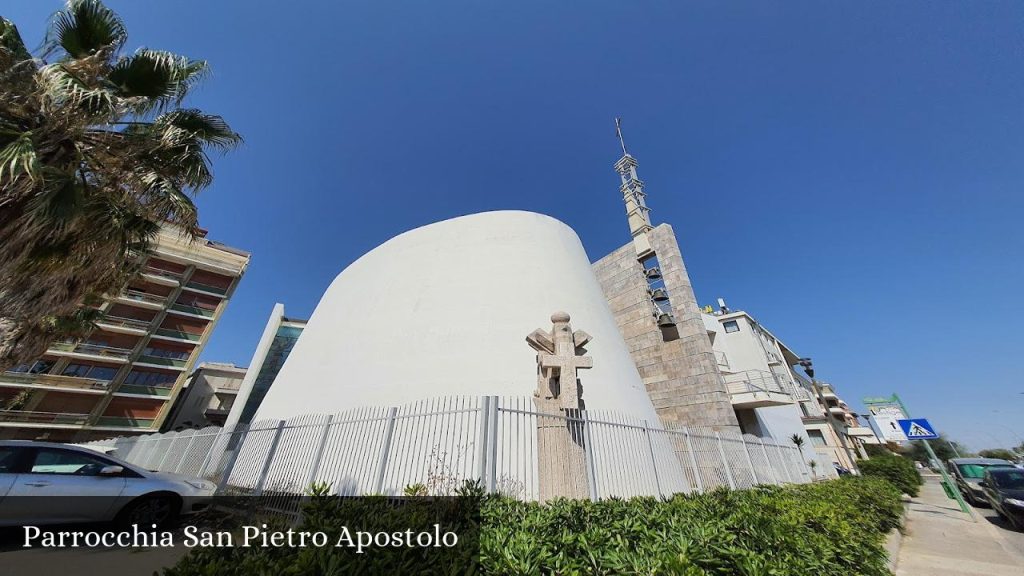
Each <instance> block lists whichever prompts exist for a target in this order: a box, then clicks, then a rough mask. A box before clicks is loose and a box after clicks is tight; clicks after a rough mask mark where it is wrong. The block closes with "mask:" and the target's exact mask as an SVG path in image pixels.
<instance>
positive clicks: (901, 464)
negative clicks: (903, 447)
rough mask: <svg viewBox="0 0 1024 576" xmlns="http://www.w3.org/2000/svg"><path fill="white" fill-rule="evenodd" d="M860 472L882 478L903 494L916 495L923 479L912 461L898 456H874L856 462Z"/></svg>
mask: <svg viewBox="0 0 1024 576" xmlns="http://www.w3.org/2000/svg"><path fill="white" fill-rule="evenodd" d="M857 467H858V468H860V473H861V474H863V475H865V476H874V477H876V478H884V479H885V480H888V481H889V482H891V483H892V484H893V486H895V487H896V488H899V489H900V491H902V492H903V493H904V494H909V495H911V496H917V494H918V492H920V489H921V485H922V484H924V480H923V479H922V478H921V473H920V472H918V471H917V467H916V466H914V463H913V462H911V461H910V460H907V459H906V458H901V457H899V456H875V457H874V458H872V459H870V460H861V461H859V462H857Z"/></svg>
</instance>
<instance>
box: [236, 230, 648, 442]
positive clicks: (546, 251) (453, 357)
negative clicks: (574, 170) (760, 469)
mask: <svg viewBox="0 0 1024 576" xmlns="http://www.w3.org/2000/svg"><path fill="white" fill-rule="evenodd" d="M556 310H563V311H565V312H568V313H569V314H570V315H571V317H572V325H573V328H574V329H577V330H579V329H582V330H585V331H586V332H588V333H589V334H591V336H593V340H592V341H591V343H590V344H588V345H587V350H588V353H589V355H591V356H592V357H593V358H594V367H593V368H592V369H590V370H581V371H580V376H581V380H582V383H583V399H584V401H585V402H586V407H587V408H588V409H590V410H614V411H617V412H621V413H626V414H629V415H632V416H636V417H639V418H644V419H647V420H649V421H650V422H652V423H654V422H657V421H658V420H657V416H656V415H655V411H654V408H653V406H652V404H651V401H650V399H649V398H648V396H647V392H646V390H645V389H644V386H643V383H642V382H641V380H640V377H639V374H638V373H637V370H636V367H635V366H634V364H633V362H632V360H631V358H630V356H629V351H628V350H627V348H626V345H625V343H624V342H623V340H622V337H621V335H620V334H619V331H618V328H617V326H616V325H615V321H614V319H613V317H612V313H611V311H610V310H609V308H608V304H607V302H606V301H605V298H604V294H603V293H602V292H601V288H600V286H599V285H598V283H597V280H596V278H595V277H594V275H593V272H592V271H591V265H590V260H589V259H588V258H587V255H586V252H584V250H583V246H582V244H581V243H580V240H579V238H578V237H577V236H576V233H575V232H573V230H572V229H571V228H569V227H568V226H566V225H565V224H563V223H561V222H559V221H558V220H555V219H553V218H550V217H548V216H544V215H541V214H535V213H531V212H518V211H503V212H486V213H482V214H473V215H470V216H463V217H460V218H454V219H451V220H445V221H443V222H438V223H435V224H430V225H428V226H424V227H422V228H417V229H415V230H412V231H409V232H406V233H404V234H401V235H399V236H397V237H395V238H392V239H391V240H389V241H387V242H385V243H384V244H382V245H381V246H379V247H377V248H376V249H374V250H372V251H370V252H369V253H367V254H366V255H364V256H363V257H362V258H360V259H359V260H357V261H355V262H354V263H352V265H350V266H349V267H348V268H346V269H345V270H344V271H343V272H342V273H341V274H340V275H338V277H337V278H335V280H334V282H332V283H331V286H330V287H329V288H328V289H327V292H326V293H325V294H324V297H323V298H322V299H321V300H320V303H319V305H318V306H317V308H316V310H315V311H314V313H313V316H312V318H310V320H309V323H308V325H307V326H306V329H305V331H304V332H303V334H302V336H301V337H300V338H299V341H298V342H297V343H296V345H295V349H294V350H293V351H292V353H291V355H290V356H289V357H288V360H287V361H286V362H285V365H284V367H283V368H282V369H281V372H280V374H279V375H278V377H277V379H276V380H275V382H274V384H273V386H272V387H271V389H270V392H269V393H268V394H267V396H266V398H265V400H264V401H263V404H262V406H261V407H260V409H259V411H258V412H257V415H256V419H263V418H288V417H292V416H295V415H298V414H305V413H325V412H337V411H340V410H344V409H348V408H352V407H359V406H394V405H399V404H404V403H407V402H410V401H412V400H416V399H420V398H428V397H434V396H445V395H499V396H529V395H531V394H532V393H533V391H534V389H535V387H536V363H535V352H534V351H533V350H532V349H531V348H530V347H529V346H528V345H527V344H526V341H525V338H526V336H527V335H528V334H529V333H530V332H532V331H533V330H534V329H535V328H543V329H545V330H550V329H551V322H550V316H551V313H552V312H555V311H556Z"/></svg>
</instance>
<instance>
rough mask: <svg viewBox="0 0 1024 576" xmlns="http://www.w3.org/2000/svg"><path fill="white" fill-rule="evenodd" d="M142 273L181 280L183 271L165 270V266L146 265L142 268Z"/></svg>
mask: <svg viewBox="0 0 1024 576" xmlns="http://www.w3.org/2000/svg"><path fill="white" fill-rule="evenodd" d="M142 273H143V274H152V275H153V276H160V277H161V278H167V279H169V280H174V281H180V280H181V278H182V273H181V272H172V271H170V270H164V269H163V268H157V267H156V266H146V267H145V268H143V269H142Z"/></svg>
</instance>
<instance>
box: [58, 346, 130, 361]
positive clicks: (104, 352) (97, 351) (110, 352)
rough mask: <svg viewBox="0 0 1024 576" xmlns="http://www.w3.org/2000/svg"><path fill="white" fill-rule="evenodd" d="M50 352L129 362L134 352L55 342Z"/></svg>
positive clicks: (125, 349) (107, 347)
mask: <svg viewBox="0 0 1024 576" xmlns="http://www.w3.org/2000/svg"><path fill="white" fill-rule="evenodd" d="M50 351H53V352H67V353H73V354H89V355H90V356H102V357H104V358H113V359H117V360H127V359H128V356H130V355H131V353H132V351H131V349H130V348H114V347H113V346H103V345H101V344H89V343H88V342H79V343H77V344H76V343H74V342H55V343H54V344H52V345H50Z"/></svg>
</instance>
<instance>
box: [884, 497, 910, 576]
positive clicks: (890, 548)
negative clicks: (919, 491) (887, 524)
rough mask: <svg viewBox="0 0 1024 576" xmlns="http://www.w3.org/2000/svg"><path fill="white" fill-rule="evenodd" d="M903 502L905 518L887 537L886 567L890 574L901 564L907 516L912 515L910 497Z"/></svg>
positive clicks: (901, 519) (904, 498) (903, 498)
mask: <svg viewBox="0 0 1024 576" xmlns="http://www.w3.org/2000/svg"><path fill="white" fill-rule="evenodd" d="M901 500H902V501H903V517H902V518H900V526H899V527H898V528H893V529H892V530H890V531H889V534H887V535H886V536H885V545H884V547H885V551H886V553H887V554H888V556H889V559H888V561H887V562H886V567H887V568H888V569H889V572H891V573H893V574H895V573H896V566H897V565H899V563H900V548H901V547H902V546H903V531H904V530H905V529H906V528H907V516H908V515H909V514H910V502H911V499H910V496H907V495H906V494H904V495H903V497H902V498H901Z"/></svg>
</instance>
